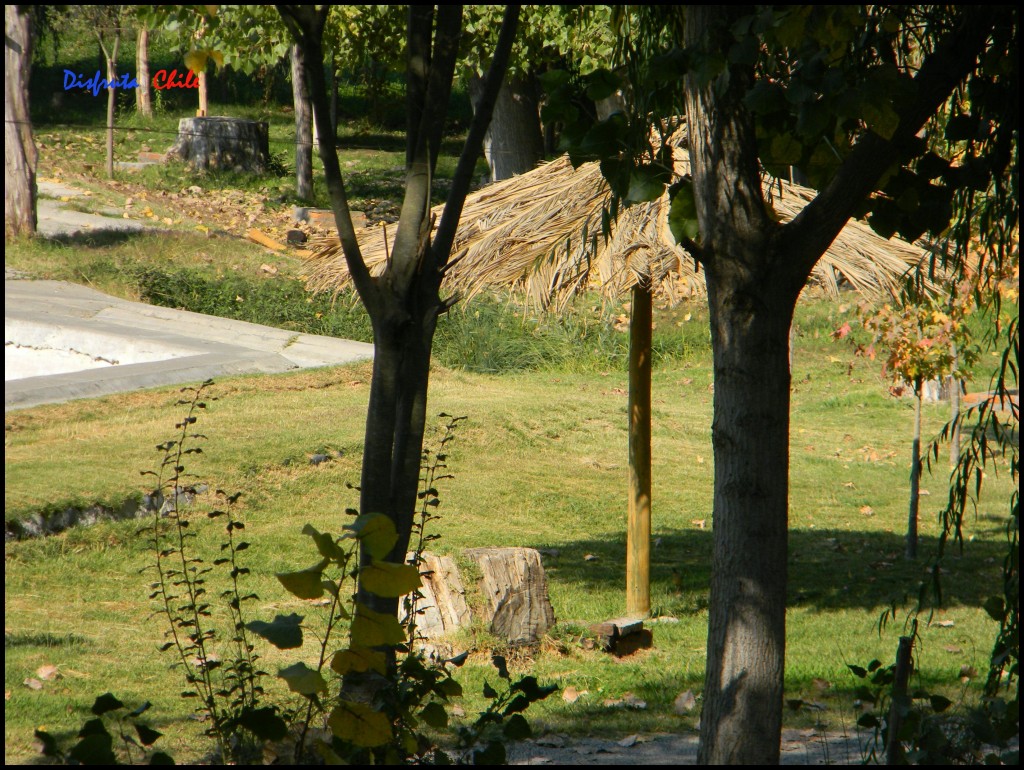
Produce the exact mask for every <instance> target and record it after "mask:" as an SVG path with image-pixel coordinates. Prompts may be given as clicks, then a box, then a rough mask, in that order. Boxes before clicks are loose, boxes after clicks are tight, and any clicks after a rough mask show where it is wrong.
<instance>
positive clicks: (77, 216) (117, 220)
mask: <svg viewBox="0 0 1024 770" xmlns="http://www.w3.org/2000/svg"><path fill="white" fill-rule="evenodd" d="M38 188H39V195H40V197H39V199H38V200H37V201H36V217H37V229H38V231H39V234H40V235H42V236H45V237H47V238H55V237H68V236H72V235H75V234H76V233H82V232H87V233H92V232H99V231H101V230H117V231H128V232H138V231H141V230H151V229H154V228H151V227H148V226H147V225H144V224H142V223H141V222H136V221H134V220H131V219H124V218H123V217H122V216H121V212H120V211H115V210H113V209H109V210H108V211H107V212H106V213H107V214H109V216H104V215H103V214H89V213H86V212H83V211H74V210H73V209H70V208H68V201H63V200H61V198H70V199H71V200H74V199H75V198H79V199H81V200H87V199H88V196H87V195H86V193H84V192H83V191H82V190H77V189H75V188H74V187H68V186H66V185H63V184H60V183H58V182H39V183H38ZM43 196H46V197H43Z"/></svg>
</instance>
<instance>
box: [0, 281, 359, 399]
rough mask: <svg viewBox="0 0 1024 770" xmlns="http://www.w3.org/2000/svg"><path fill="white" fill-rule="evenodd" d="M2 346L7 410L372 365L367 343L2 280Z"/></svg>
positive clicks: (73, 288)
mask: <svg viewBox="0 0 1024 770" xmlns="http://www.w3.org/2000/svg"><path fill="white" fill-rule="evenodd" d="M4 342H5V345H4V347H5V354H6V355H5V382H4V411H11V410H12V409H21V408H25V407H29V406H35V405H37V404H44V403H56V402H62V401H70V400H73V399H77V398H93V397H96V396H103V395H108V394H110V393H118V392H123V391H128V390H136V389H140V388H151V387H159V386H165V385H180V384H186V383H191V382H198V381H201V380H204V379H208V378H210V377H219V376H224V375H233V374H255V373H275V372H286V371H290V370H294V369H302V368H311V367H320V366H335V365H339V364H346V363H352V362H355V361H362V360H367V359H370V358H372V357H373V346H372V345H369V344H366V343H363V342H353V341H351V340H342V339H336V338H334V337H323V336H319V335H312V334H296V333H294V332H290V331H286V330H284V329H274V328H272V327H268V326H259V325H257V324H251V323H246V322H244V321H231V320H228V319H224V318H216V317H214V316H206V315H202V314H200V313H190V312H188V311H184V310H173V309H171V308H163V307H156V306H153V305H147V304H144V303H141V302H129V301H127V300H122V299H118V298H116V297H110V296H108V295H106V294H103V293H101V292H98V291H96V290H94V289H90V288H88V287H85V286H79V285H76V284H71V283H65V282H60V281H19V280H7V281H5V282H4Z"/></svg>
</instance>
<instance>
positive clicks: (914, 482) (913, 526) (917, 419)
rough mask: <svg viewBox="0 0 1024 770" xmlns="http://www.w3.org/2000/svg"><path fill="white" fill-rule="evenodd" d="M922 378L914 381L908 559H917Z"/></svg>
mask: <svg viewBox="0 0 1024 770" xmlns="http://www.w3.org/2000/svg"><path fill="white" fill-rule="evenodd" d="M923 386H924V383H923V382H922V380H921V378H920V377H918V378H917V379H916V380H914V443H913V445H912V448H911V450H910V451H911V454H910V513H909V516H908V518H907V551H906V556H907V558H908V559H916V558H917V512H918V506H919V504H920V499H921V496H920V494H919V492H920V489H921V401H922V394H921V390H922V387H923Z"/></svg>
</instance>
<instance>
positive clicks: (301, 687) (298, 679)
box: [277, 661, 327, 695]
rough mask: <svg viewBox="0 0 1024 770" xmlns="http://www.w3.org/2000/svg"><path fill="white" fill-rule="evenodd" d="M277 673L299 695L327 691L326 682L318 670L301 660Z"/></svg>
mask: <svg viewBox="0 0 1024 770" xmlns="http://www.w3.org/2000/svg"><path fill="white" fill-rule="evenodd" d="M277 675H278V676H279V677H280V678H281V679H283V680H284V681H285V682H287V683H288V689H290V690H291V691H292V692H297V693H299V694H300V695H314V694H315V693H318V692H327V682H326V681H325V680H324V678H323V676H322V675H321V674H320V672H319V671H317V670H316V669H312V668H310V667H309V666H307V665H306V664H305V663H303V662H301V661H300V662H298V663H293V664H292V665H290V666H288V667H287V668H283V669H281V670H280V671H278V672H277Z"/></svg>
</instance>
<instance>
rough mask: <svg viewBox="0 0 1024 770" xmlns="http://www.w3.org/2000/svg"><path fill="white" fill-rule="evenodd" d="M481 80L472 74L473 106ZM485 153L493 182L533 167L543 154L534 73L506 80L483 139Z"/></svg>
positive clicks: (474, 107) (542, 138) (542, 139)
mask: <svg viewBox="0 0 1024 770" xmlns="http://www.w3.org/2000/svg"><path fill="white" fill-rule="evenodd" d="M481 83H482V79H481V78H479V77H478V76H475V75H474V76H473V78H472V80H470V86H469V93H470V99H471V100H472V101H473V109H474V110H475V109H476V102H477V99H478V98H479V93H480V89H481ZM484 156H485V157H486V158H487V165H488V166H489V167H490V169H491V181H492V182H499V181H501V180H502V179H509V178H511V177H513V176H515V175H516V174H523V173H525V172H527V171H530V170H531V169H532V168H534V167H535V166H536V165H537V163H538V162H539V161H540V160H541V158H543V157H544V137H543V135H542V134H541V127H540V113H539V112H538V103H537V83H536V78H534V77H533V76H532V75H519V76H517V77H514V78H509V79H506V81H505V85H503V86H502V88H501V92H500V93H499V94H498V103H497V104H495V105H494V119H493V120H492V121H491V127H490V128H489V129H488V131H487V137H486V138H485V139H484Z"/></svg>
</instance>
